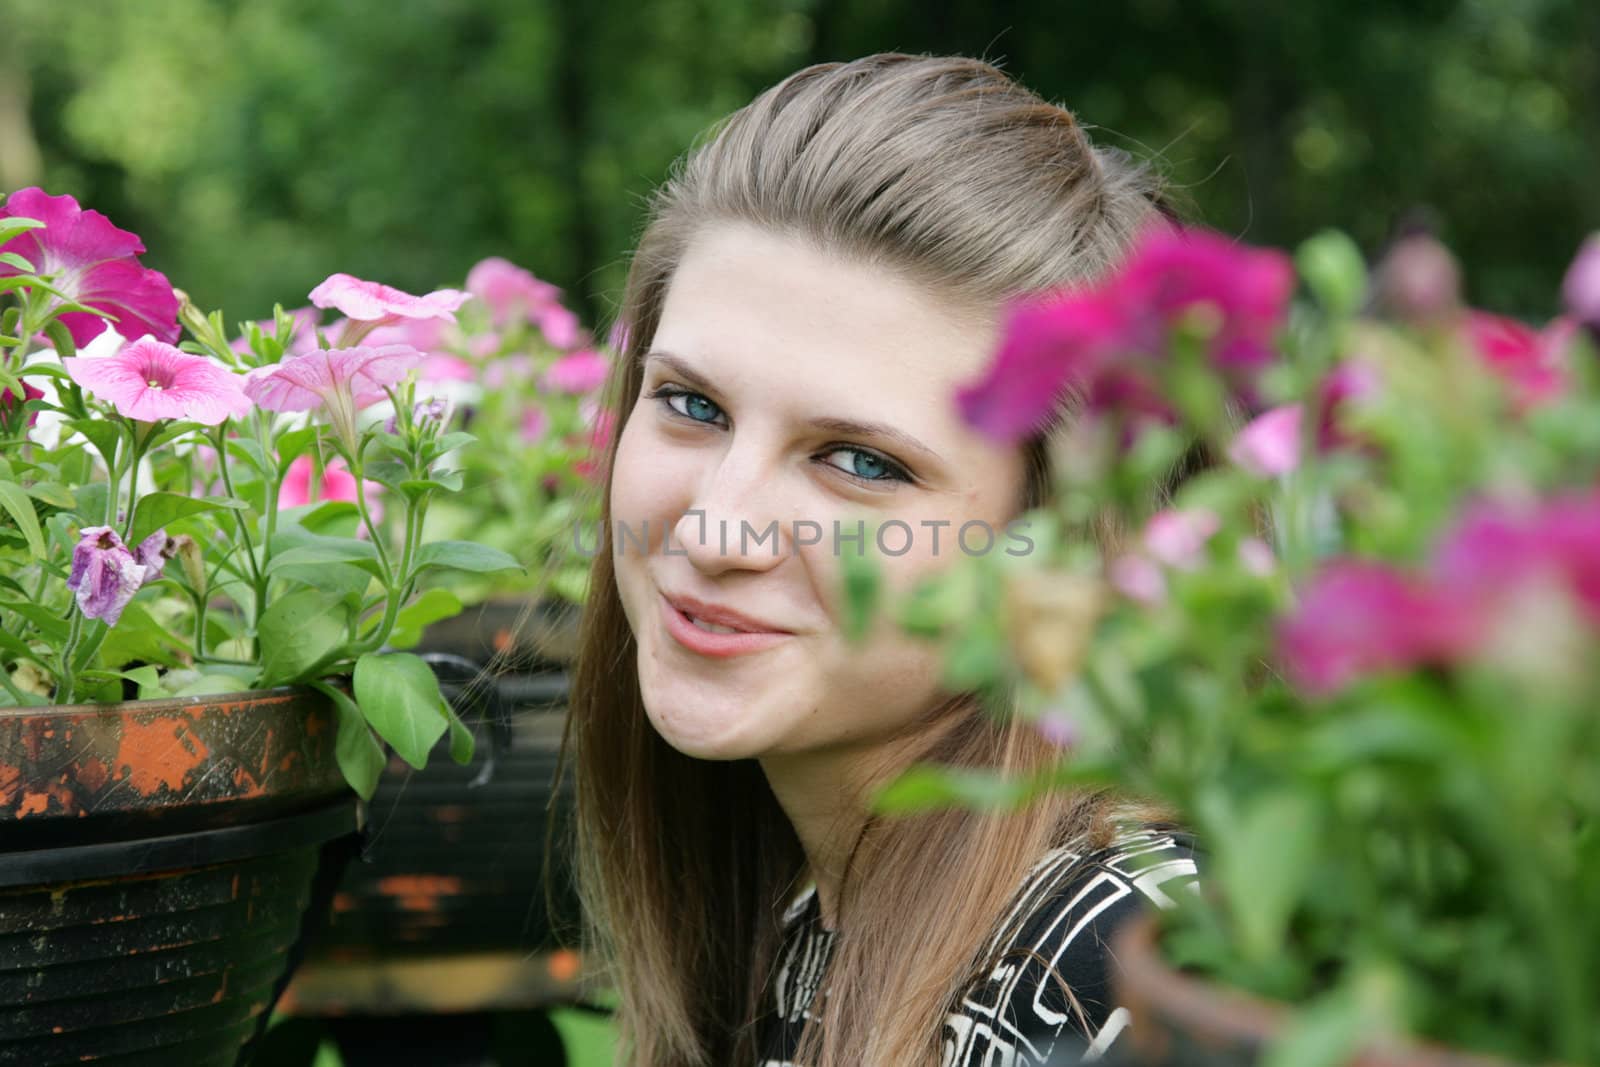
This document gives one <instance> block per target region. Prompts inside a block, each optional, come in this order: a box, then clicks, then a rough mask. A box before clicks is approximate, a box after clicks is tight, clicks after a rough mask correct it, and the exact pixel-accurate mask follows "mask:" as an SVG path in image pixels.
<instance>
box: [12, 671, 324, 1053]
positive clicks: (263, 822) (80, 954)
mask: <svg viewBox="0 0 1600 1067" xmlns="http://www.w3.org/2000/svg"><path fill="white" fill-rule="evenodd" d="M334 736H335V730H334V720H333V712H332V708H331V707H329V706H328V705H327V703H326V702H325V701H324V699H323V698H322V697H321V696H320V695H318V694H316V693H315V692H313V691H310V690H298V689H277V690H266V691H260V692H252V693H238V694H230V695H226V696H208V697H198V698H189V699H173V700H153V701H132V702H128V703H122V704H107V705H73V706H61V707H36V708H7V709H4V710H0V1065H9V1064H27V1065H28V1067H49V1065H53V1064H68V1063H73V1064H76V1063H82V1062H95V1061H97V1060H105V1059H111V1058H114V1060H115V1062H116V1063H118V1064H135V1063H146V1062H148V1063H162V1064H177V1063H181V1064H184V1065H186V1067H188V1065H195V1067H228V1065H232V1064H234V1063H235V1062H236V1061H237V1060H238V1059H239V1056H240V1052H241V1049H243V1048H244V1046H245V1045H246V1043H247V1042H249V1041H250V1040H251V1039H252V1038H253V1037H254V1036H255V1035H256V1034H258V1033H259V1031H260V1030H261V1028H262V1027H263V1026H264V1025H265V1021H266V1016H267V1014H268V1011H269V1009H270V1008H271V1006H272V1005H273V1003H274V1002H275V1001H276V999H277V997H278V995H279V993H280V992H281V991H282V987H283V985H284V983H285V982H286V980H287V975H288V971H289V970H290V966H291V962H292V959H291V958H292V956H293V955H294V954H295V953H296V951H297V949H298V946H299V945H300V944H301V943H302V941H303V940H304V935H305V932H306V927H307V925H308V919H312V920H314V919H315V918H317V917H318V915H317V913H318V912H319V911H320V910H325V908H326V905H327V900H328V898H329V897H331V893H332V879H333V877H334V876H335V875H336V874H337V873H338V871H339V869H340V868H342V865H343V864H342V860H343V859H344V858H346V857H347V856H348V854H349V851H350V846H351V844H352V843H353V840H354V837H353V835H354V831H355V829H356V803H355V798H354V794H352V793H351V792H350V790H349V787H348V786H347V785H346V784H345V782H344V779H343V777H342V775H341V774H340V772H339V769H338V766H337V762H336V760H335V756H334Z"/></svg>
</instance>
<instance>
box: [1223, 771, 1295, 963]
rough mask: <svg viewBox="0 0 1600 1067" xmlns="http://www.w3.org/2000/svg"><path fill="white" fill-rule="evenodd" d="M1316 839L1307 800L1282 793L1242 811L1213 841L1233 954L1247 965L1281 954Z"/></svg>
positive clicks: (1254, 803) (1273, 794) (1246, 807)
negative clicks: (1234, 943) (1228, 905)
mask: <svg viewBox="0 0 1600 1067" xmlns="http://www.w3.org/2000/svg"><path fill="white" fill-rule="evenodd" d="M1318 836H1319V828H1318V812H1317V809H1316V808H1315V807H1314V806H1313V804H1312V801H1311V800H1310V798H1308V797H1306V796H1304V795H1303V794H1300V793H1296V792H1292V791H1289V790H1282V791H1279V792H1274V793H1268V794H1266V795H1264V796H1261V797H1258V798H1256V799H1254V800H1253V801H1251V802H1250V803H1249V804H1248V805H1247V806H1244V807H1243V808H1242V810H1241V811H1239V813H1238V814H1237V815H1236V817H1235V818H1234V820H1233V822H1232V825H1231V826H1229V827H1228V829H1227V831H1226V832H1225V833H1219V834H1218V835H1217V839H1216V873H1217V880H1218V883H1219V885H1220V887H1221V889H1222V893H1223V896H1224V899H1226V900H1228V901H1230V902H1232V904H1233V905H1234V910H1233V912H1232V915H1233V921H1234V927H1235V934H1236V938H1237V942H1238V949H1239V953H1240V955H1241V956H1243V957H1244V958H1245V959H1247V960H1250V961H1252V962H1260V961H1264V960H1267V959H1270V958H1271V957H1272V956H1273V955H1274V954H1276V953H1278V952H1281V951H1282V946H1283V938H1284V933H1285V931H1286V930H1287V929H1288V926H1289V919H1290V917H1291V916H1292V915H1293V914H1294V910H1295V906H1296V904H1297V903H1298V902H1299V897H1300V893H1301V891H1302V890H1303V889H1304V888H1305V885H1306V878H1307V875H1308V874H1309V873H1310V870H1311V857H1312V856H1313V855H1314V854H1315V852H1316V843H1317V839H1318Z"/></svg>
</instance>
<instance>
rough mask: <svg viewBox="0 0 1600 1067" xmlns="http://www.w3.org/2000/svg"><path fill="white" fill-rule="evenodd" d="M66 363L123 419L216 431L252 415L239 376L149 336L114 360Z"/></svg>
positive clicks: (81, 358)
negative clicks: (178, 422)
mask: <svg viewBox="0 0 1600 1067" xmlns="http://www.w3.org/2000/svg"><path fill="white" fill-rule="evenodd" d="M61 364H62V366H64V367H65V368H66V369H67V374H68V375H70V376H71V378H72V380H73V381H75V382H77V383H78V384H79V385H81V386H83V387H84V388H85V389H87V390H88V391H89V392H91V393H93V394H94V395H95V396H97V397H99V398H100V399H101V400H104V401H106V402H107V403H108V404H110V405H111V406H112V407H114V408H116V409H117V412H118V414H121V415H123V416H125V417H127V418H130V419H138V420H139V421H141V422H155V421H157V420H158V419H191V420H193V421H195V422H199V423H203V424H205V425H207V426H215V425H217V424H218V423H220V422H222V421H223V420H224V419H227V418H230V417H237V416H240V415H243V414H245V413H246V412H248V411H249V410H250V400H249V398H248V397H247V396H246V395H245V391H244V388H243V386H242V384H241V381H240V378H239V376H238V375H236V374H234V373H233V372H231V371H229V370H228V369H227V368H225V367H223V366H221V365H220V364H218V363H216V362H215V361H213V360H210V359H207V358H206V357H204V356H191V355H188V354H187V353H184V352H180V351H178V350H177V349H176V348H174V347H172V346H171V345H169V344H164V343H162V342H161V341H157V340H155V339H153V338H150V337H145V338H142V339H140V340H138V341H135V342H133V343H132V344H131V345H127V346H125V347H124V348H123V349H122V350H121V351H120V352H118V353H117V354H116V355H113V356H101V357H98V358H94V357H89V356H68V357H67V358H65V359H63V360H62V361H61Z"/></svg>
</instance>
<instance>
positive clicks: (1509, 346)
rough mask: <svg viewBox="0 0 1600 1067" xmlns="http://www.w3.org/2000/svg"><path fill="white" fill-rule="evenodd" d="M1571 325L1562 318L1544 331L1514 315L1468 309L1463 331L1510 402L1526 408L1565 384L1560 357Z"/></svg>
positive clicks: (1519, 409) (1559, 393)
mask: <svg viewBox="0 0 1600 1067" xmlns="http://www.w3.org/2000/svg"><path fill="white" fill-rule="evenodd" d="M1571 330H1572V327H1571V326H1570V325H1566V324H1563V323H1562V321H1561V320H1557V321H1556V322H1555V323H1552V324H1551V326H1550V328H1549V329H1547V330H1546V331H1545V332H1544V333H1542V334H1541V333H1540V332H1538V331H1536V330H1534V329H1533V328H1532V327H1530V326H1526V325H1524V324H1522V323H1520V322H1518V321H1516V320H1515V319H1508V318H1506V317H1505V316H1503V315H1491V314H1489V313H1488V312H1486V311H1469V312H1467V315H1466V319H1465V320H1464V325H1463V331H1464V333H1465V335H1466V339H1467V341H1468V343H1469V344H1471V345H1472V347H1473V349H1474V350H1475V351H1476V352H1477V353H1478V355H1479V356H1481V357H1482V358H1483V361H1484V364H1485V365H1486V366H1487V367H1488V368H1489V369H1490V370H1491V371H1493V372H1494V373H1495V375H1496V376H1498V377H1499V378H1500V380H1501V381H1503V382H1505V384H1506V386H1507V388H1509V389H1510V390H1511V400H1512V404H1513V406H1514V407H1515V408H1516V410H1518V411H1519V412H1521V411H1527V410H1528V409H1529V408H1532V407H1537V406H1538V405H1540V404H1543V403H1546V402H1547V401H1550V400H1552V399H1554V398H1555V397H1557V396H1559V395H1561V393H1562V392H1563V391H1564V390H1565V389H1566V386H1567V375H1566V369H1565V367H1564V366H1563V360H1562V357H1563V355H1564V353H1565V348H1566V345H1565V341H1566V340H1567V339H1568V338H1569V337H1570V336H1571Z"/></svg>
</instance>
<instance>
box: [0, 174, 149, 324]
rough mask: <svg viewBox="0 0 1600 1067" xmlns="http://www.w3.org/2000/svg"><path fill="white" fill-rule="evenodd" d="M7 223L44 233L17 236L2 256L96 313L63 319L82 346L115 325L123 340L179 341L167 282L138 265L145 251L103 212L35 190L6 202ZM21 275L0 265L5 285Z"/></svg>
mask: <svg viewBox="0 0 1600 1067" xmlns="http://www.w3.org/2000/svg"><path fill="white" fill-rule="evenodd" d="M4 218H30V219H37V220H38V221H40V222H42V223H44V228H43V229H39V230H28V231H26V232H24V233H21V234H18V235H17V236H16V237H13V238H12V239H11V240H10V241H7V242H6V243H5V244H4V245H0V252H11V253H14V254H16V255H19V256H21V257H22V258H23V259H26V260H27V261H28V262H29V263H31V264H32V265H33V268H34V272H35V273H37V274H40V275H43V276H45V277H46V279H47V280H49V281H50V284H51V285H53V286H55V287H56V288H57V289H59V290H61V291H62V292H63V293H65V294H66V295H67V296H68V297H70V298H71V299H72V300H73V301H74V302H75V303H78V304H82V305H83V306H85V307H88V308H92V309H93V312H88V311H68V312H64V313H63V314H62V315H61V316H60V319H61V322H62V323H63V324H64V325H65V326H66V327H67V332H68V333H70V334H71V335H72V340H73V342H74V343H75V344H77V345H80V346H81V345H86V344H88V343H89V342H90V341H92V340H94V339H95V338H96V337H98V336H100V334H101V333H103V332H104V331H105V329H106V326H107V325H108V323H107V320H108V319H109V320H110V322H111V323H114V324H115V325H116V327H117V332H118V333H120V334H122V336H124V337H142V336H143V335H145V334H150V335H151V336H153V337H155V338H156V339H157V340H159V341H166V342H168V343H171V342H173V341H176V340H177V339H178V298H177V297H176V296H175V295H174V294H173V291H172V286H171V284H170V283H168V281H167V279H166V276H165V275H163V274H162V273H161V272H160V271H157V270H151V269H149V268H147V267H144V266H142V265H141V264H140V263H139V260H138V259H137V256H138V255H139V254H140V253H142V252H144V244H143V242H141V241H140V240H139V238H138V236H137V235H135V234H131V233H129V232H128V231H127V230H119V229H117V227H115V226H113V225H112V224H111V220H110V219H108V218H106V217H105V216H104V215H102V214H100V212H98V211H85V210H83V209H82V208H80V207H79V206H78V202H77V201H76V200H75V199H73V198H72V197H70V196H50V195H49V194H47V193H45V192H44V191H43V190H41V189H39V188H36V187H30V188H27V189H20V190H18V191H17V192H15V193H12V194H11V195H10V196H9V197H7V198H6V202H5V205H4V206H3V207H0V219H4ZM21 273H22V271H20V270H18V269H17V268H16V267H12V266H7V265H6V264H4V263H0V278H4V277H10V276H12V275H16V274H21Z"/></svg>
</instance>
